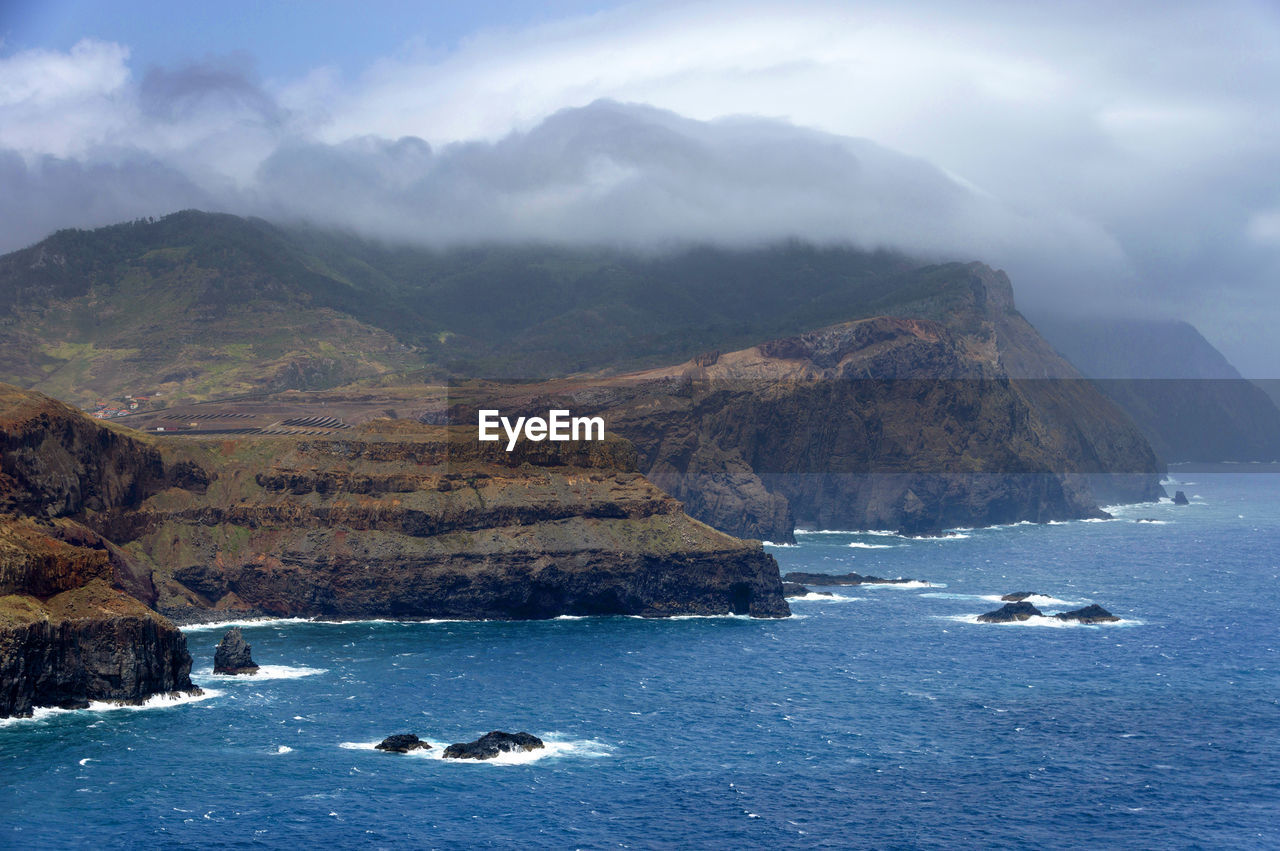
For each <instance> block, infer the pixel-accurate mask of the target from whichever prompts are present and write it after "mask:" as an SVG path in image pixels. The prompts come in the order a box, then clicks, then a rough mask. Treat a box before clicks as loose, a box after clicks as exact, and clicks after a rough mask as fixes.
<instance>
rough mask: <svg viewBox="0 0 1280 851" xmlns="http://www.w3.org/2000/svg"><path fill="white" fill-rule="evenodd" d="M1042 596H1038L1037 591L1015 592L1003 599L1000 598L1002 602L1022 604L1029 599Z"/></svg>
mask: <svg viewBox="0 0 1280 851" xmlns="http://www.w3.org/2000/svg"><path fill="white" fill-rule="evenodd" d="M1040 596H1042V595H1040V594H1037V593H1036V592H1035V591H1015V592H1014V593H1012V594H1005V595H1004V596H1003V597H1001V598H1000V602H1002V603H1021V602H1022V601H1023V600H1025V599H1027V598H1028V597H1040Z"/></svg>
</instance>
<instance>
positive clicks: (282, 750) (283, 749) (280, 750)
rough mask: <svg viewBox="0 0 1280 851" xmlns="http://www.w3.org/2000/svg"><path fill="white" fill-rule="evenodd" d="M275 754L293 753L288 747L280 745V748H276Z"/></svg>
mask: <svg viewBox="0 0 1280 851" xmlns="http://www.w3.org/2000/svg"><path fill="white" fill-rule="evenodd" d="M276 753H278V754H284V753H293V748H291V747H289V746H288V745H281V746H280V747H278V748H276Z"/></svg>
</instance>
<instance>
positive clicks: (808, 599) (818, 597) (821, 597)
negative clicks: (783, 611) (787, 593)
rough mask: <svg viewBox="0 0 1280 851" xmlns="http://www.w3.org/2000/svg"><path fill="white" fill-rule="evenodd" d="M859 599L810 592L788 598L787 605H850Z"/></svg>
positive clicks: (859, 598)
mask: <svg viewBox="0 0 1280 851" xmlns="http://www.w3.org/2000/svg"><path fill="white" fill-rule="evenodd" d="M861 599H862V598H861V597H846V596H844V595H843V594H819V593H817V592H815V591H810V592H809V593H808V594H805V595H804V596H803V597H788V598H787V602H788V603H852V602H853V601H854V600H861Z"/></svg>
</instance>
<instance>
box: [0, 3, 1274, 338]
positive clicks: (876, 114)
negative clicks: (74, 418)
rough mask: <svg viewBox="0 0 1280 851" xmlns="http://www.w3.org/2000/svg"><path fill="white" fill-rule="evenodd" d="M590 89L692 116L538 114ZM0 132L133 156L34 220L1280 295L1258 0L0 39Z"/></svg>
mask: <svg viewBox="0 0 1280 851" xmlns="http://www.w3.org/2000/svg"><path fill="white" fill-rule="evenodd" d="M411 35H412V34H410V33H406V36H407V37H408V36H411ZM599 98H611V99H613V100H616V101H620V102H624V103H636V104H650V105H653V106H656V107H659V108H661V109H665V110H672V111H674V112H675V113H678V114H679V115H681V116H685V117H687V118H691V119H697V121H696V122H683V123H682V122H679V121H676V120H674V119H671V118H670V117H666V118H655V117H654V114H652V113H650V114H648V117H647V118H645V119H644V121H642V122H641V125H642V127H641V128H640V129H636V128H635V127H633V128H632V129H631V130H630V131H627V132H631V133H649V134H658V135H656V136H655V135H650V136H644V138H645V139H647V140H649V141H648V142H646V144H657V143H656V142H654V141H653V140H654V139H657V138H659V137H660V138H661V139H662V140H664V141H663V144H665V145H666V147H662V146H658V147H656V148H653V149H648V148H646V147H645V146H643V145H641V146H640V147H639V148H636V147H635V143H634V139H630V140H629V139H628V137H627V135H626V133H622V134H621V135H620V136H617V137H608V136H600V135H599V134H598V133H596V131H593V130H592V128H591V127H590V126H588V123H587V122H586V121H585V119H586V118H594V119H596V120H603V119H602V116H604V115H605V114H606V113H607V110H595V111H592V110H587V111H586V112H584V113H581V114H580V115H578V118H577V119H574V120H568V119H566V120H559V121H557V120H552V121H550V122H548V121H547V119H548V118H549V117H550V116H553V115H555V114H556V113H557V112H558V111H559V110H562V109H564V108H566V107H583V106H586V105H587V104H590V103H592V102H594V101H596V100H597V99H599ZM641 114H642V113H641V112H634V113H633V114H632V117H633V118H634V117H635V116H638V115H641ZM569 115H571V116H572V115H573V114H572V113H570V114H569ZM728 116H754V117H761V116H764V117H769V118H772V119H778V121H776V122H774V123H768V122H761V121H759V120H744V121H741V122H739V123H737V124H734V123H733V122H723V121H720V120H719V119H724V118H725V117H728ZM544 122H546V123H544ZM699 122H701V123H699ZM708 122H710V123H708ZM788 124H789V125H791V126H787V125H788ZM645 128H647V129H645ZM663 128H665V131H666V132H667V133H668V135H667V136H661V134H660V133H659V131H662V130H663ZM799 128H810V129H812V130H817V131H823V132H824V133H826V134H831V135H822V134H819V133H811V132H808V131H806V130H801V129H799ZM513 131H519V132H520V133H521V134H523V135H517V136H513V137H508V134H510V133H512V132H513ZM555 132H560V133H562V134H563V135H562V136H560V137H557V136H555ZM593 133H596V135H594V136H593ZM402 137H419V138H421V139H423V140H426V142H428V143H430V147H429V148H428V147H423V146H421V145H418V144H417V143H413V142H401V143H397V142H395V141H393V140H399V139H401V138H402ZM836 137H845V138H843V139H841V138H836ZM856 139H866V140H872V141H873V142H875V143H877V144H876V145H867V144H865V143H861V142H857V141H852V140H856ZM477 140H478V141H480V142H484V143H487V144H488V146H486V145H482V144H476V142H477ZM735 140H736V141H735ZM453 143H467V144H465V145H462V146H461V147H457V148H454V147H451V145H452V144H453ZM557 145H559V146H561V147H560V148H557ZM880 146H883V147H880ZM0 148H7V149H10V150H12V151H17V152H19V153H20V154H21V155H22V157H23V160H24V162H26V163H27V166H28V173H27V174H26V176H25V177H24V178H23V180H22V181H20V183H21V185H23V186H27V187H29V188H30V191H32V192H35V191H39V185H40V183H39V181H40V178H39V175H41V174H46V173H52V174H58V175H62V176H63V177H65V176H66V175H68V174H71V173H73V171H74V170H70V169H66V168H56V167H53V166H51V165H49V164H48V163H45V164H44V165H40V164H39V160H40V159H41V157H44V156H53V157H56V158H60V159H63V160H71V161H74V162H75V163H77V164H78V165H79V166H81V167H82V168H83V169H84V171H83V174H85V175H90V174H94V175H103V174H107V173H111V174H113V175H115V177H114V178H113V179H112V180H109V181H106V184H105V185H109V186H110V187H111V189H110V191H109V192H108V191H107V190H105V189H104V190H103V197H104V198H105V199H108V200H102V201H100V202H98V203H85V202H84V201H83V200H81V201H77V202H76V203H75V204H74V205H73V206H72V207H70V208H67V209H59V208H57V206H56V205H49V204H43V203H42V205H35V207H38V208H39V209H40V210H41V211H42V213H41V215H42V216H45V218H33V217H32V216H30V215H25V216H21V217H20V219H19V220H18V221H12V222H11V221H6V222H4V224H5V225H6V232H7V234H8V238H9V239H11V240H13V239H18V238H21V239H29V238H34V237H35V236H38V235H39V233H40V232H41V231H40V230H39V229H45V230H47V229H51V228H52V227H55V226H60V225H66V224H79V225H85V224H100V223H103V222H102V221H100V219H101V218H102V217H106V216H109V215H112V211H113V210H116V209H117V208H119V209H121V210H123V209H125V208H127V209H128V210H130V211H135V210H138V209H140V208H145V207H146V206H147V204H148V200H147V199H148V198H149V197H153V198H154V206H155V207H156V209H154V210H153V211H152V212H155V213H162V212H166V210H165V209H163V208H161V205H162V204H165V203H172V202H173V200H174V199H176V198H186V197H199V198H204V199H207V200H208V201H209V202H210V203H214V204H218V205H220V206H222V207H223V208H224V209H230V210H233V211H235V210H239V211H251V210H256V211H267V212H274V213H275V214H278V215H293V214H304V213H305V214H306V215H308V216H311V217H312V218H315V219H318V220H322V221H326V222H329V223H333V224H347V225H349V226H352V227H356V228H361V229H364V230H366V231H370V232H385V233H390V234H394V235H397V236H401V237H406V238H409V237H412V238H417V239H427V240H440V239H450V238H452V239H459V238H470V237H473V236H475V235H484V234H491V235H493V236H496V237H506V238H521V237H530V236H533V237H546V238H574V239H595V238H599V239H608V238H611V237H612V238H613V241H633V242H634V241H645V240H650V241H662V240H664V239H668V238H671V237H672V235H673V234H682V235H684V236H688V237H690V238H712V239H717V240H721V241H729V242H732V241H735V240H736V241H742V240H748V239H760V238H767V237H768V236H770V235H777V236H788V235H795V234H799V235H805V236H809V237H813V238H821V239H833V240H834V239H842V238H846V237H848V236H849V235H850V234H852V235H853V237H852V238H854V239H857V240H860V241H862V242H864V243H876V244H880V243H890V244H896V245H901V246H905V247H909V248H913V249H917V250H926V251H939V252H956V253H964V254H966V255H967V256H980V257H982V258H983V259H987V260H990V261H992V262H995V263H999V264H1003V265H1007V266H1008V267H1010V270H1011V271H1012V272H1014V274H1015V277H1016V282H1017V285H1018V287H1019V291H1020V293H1021V294H1022V297H1023V299H1024V301H1026V300H1032V301H1034V300H1036V299H1039V300H1041V301H1042V302H1044V303H1045V304H1050V303H1052V304H1057V305H1068V306H1070V305H1080V304H1090V303H1103V302H1105V303H1108V304H1113V305H1114V304H1121V305H1124V306H1129V307H1132V306H1143V305H1150V304H1155V303H1160V304H1163V305H1164V306H1165V309H1166V310H1168V311H1174V312H1176V311H1178V310H1179V309H1182V310H1184V314H1185V311H1189V310H1192V309H1195V310H1197V311H1200V312H1202V313H1203V311H1204V310H1205V309H1206V308H1204V306H1203V305H1204V303H1205V299H1204V291H1205V289H1206V287H1213V286H1221V287H1230V288H1231V289H1232V291H1233V292H1234V293H1237V294H1241V295H1244V294H1249V295H1251V296H1253V297H1255V299H1256V303H1257V305H1258V306H1257V307H1256V308H1255V310H1256V311H1257V312H1259V313H1260V314H1262V315H1265V316H1268V317H1270V318H1271V319H1272V320H1275V321H1280V305H1278V304H1276V298H1275V297H1273V296H1270V295H1266V296H1265V297H1264V296H1263V295H1261V294H1264V293H1269V291H1270V288H1271V281H1272V278H1271V275H1272V272H1273V271H1274V270H1275V269H1276V268H1277V266H1278V265H1280V263H1278V262H1277V257H1278V255H1277V252H1280V241H1278V240H1277V239H1276V237H1275V233H1276V225H1275V223H1274V221H1273V219H1274V210H1276V209H1280V12H1277V10H1276V8H1275V7H1274V6H1273V5H1271V4H1268V3H1265V2H1251V1H1250V0H1229V2H1224V3H1218V4H1212V5H1207V4H1198V3H1190V2H1186V3H1180V2H1174V3H1169V2H1160V3H1156V2H1136V3H1127V4H1114V3H1101V2H1085V3H1077V4H1059V5H1057V6H1045V5H1043V4H1025V3H1013V2H998V0H990V2H968V3H959V2H941V0H938V2H923V3H913V4H910V6H906V5H905V4H900V3H888V2H884V0H871V1H870V2H865V3H860V4H857V5H852V4H847V3H825V2H796V3H787V4H780V3H744V2H728V0H711V2H702V3H658V4H654V3H639V4H636V5H632V6H628V7H624V8H622V9H619V10H615V11H612V12H607V13H601V14H597V15H592V16H589V17H584V18H579V19H574V20H568V21H563V22H559V23H555V24H551V25H545V26H539V27H536V28H532V29H528V30H519V31H492V32H486V33H480V34H478V35H476V36H475V37H474V38H472V39H470V40H469V41H467V42H465V43H464V44H462V45H461V46H460V47H458V48H457V49H456V50H454V51H452V52H450V53H447V54H444V55H439V54H434V55H426V56H422V55H414V54H413V52H412V50H411V49H409V48H406V50H405V51H403V52H402V53H401V54H399V55H397V56H394V57H388V58H386V59H383V60H382V61H380V62H377V63H375V64H374V65H372V66H371V67H370V68H369V69H368V70H367V71H366V72H365V73H364V74H362V75H360V76H358V77H357V78H354V79H344V78H342V77H341V75H339V74H338V72H336V71H334V70H332V69H329V68H325V67H319V68H317V69H315V70H314V71H312V72H311V73H309V74H308V75H306V76H304V77H302V78H300V79H297V80H291V81H282V82H279V83H275V84H273V85H272V86H271V87H269V88H264V87H263V86H261V85H258V84H256V83H254V82H253V80H252V78H251V76H250V75H248V74H246V73H245V72H244V71H243V68H241V67H238V66H236V65H234V64H230V65H223V66H212V67H211V66H208V65H204V66H197V67H194V68H190V69H174V70H169V71H161V72H153V73H151V74H149V75H142V76H141V77H139V76H137V75H136V74H134V73H132V72H131V69H130V66H129V53H128V49H127V48H126V47H124V46H120V45H112V44H105V43H102V42H94V41H84V42H81V43H80V44H78V45H77V46H76V47H75V48H73V49H72V50H71V51H68V52H63V53H58V52H54V51H27V52H23V53H17V54H14V55H11V56H9V57H8V58H3V59H0ZM895 152H896V153H895ZM902 155H905V156H902ZM574 157H580V160H575V159H574ZM142 164H149V165H142ZM10 165H11V164H10ZM103 169H107V171H104V170H103ZM110 169H115V171H110ZM152 171H156V174H157V175H159V174H161V173H163V176H157V177H156V178H155V185H156V186H157V187H160V188H157V189H155V191H154V192H151V194H150V195H149V192H150V190H149V189H148V186H149V185H150V183H149V182H148V178H147V177H146V175H147V174H150V173H152ZM126 174H127V175H129V177H128V181H125V179H124V177H122V175H126ZM60 179H61V178H60ZM122 181H124V182H122ZM129 181H132V183H130V182H129ZM322 189H323V191H324V192H328V193H331V194H330V195H329V196H328V197H325V196H324V195H322V194H320V190H322ZM86 193H88V195H91V194H92V190H91V187H84V188H82V189H79V190H77V192H75V193H72V194H70V195H67V196H66V197H76V198H81V197H82V196H85V197H87V195H86ZM64 194H65V193H64ZM59 197H62V196H59ZM121 198H127V200H128V203H127V204H123V202H120V203H116V202H117V201H119V199H121ZM113 199H114V200H113ZM121 204H123V206H121ZM10 205H11V206H13V207H14V208H15V209H21V206H22V205H21V204H20V203H18V202H17V201H12V200H11V201H10ZM90 211H92V216H91V215H90ZM7 247H13V246H12V245H9V246H7ZM1229 303H1232V300H1231V299H1228V298H1223V299H1216V300H1215V299H1210V300H1209V306H1208V308H1207V310H1209V311H1210V312H1212V310H1213V309H1214V308H1213V305H1214V304H1221V305H1227V304H1229ZM1222 309H1224V310H1225V309H1226V308H1225V307H1223V308H1222ZM1190 318H1196V317H1190ZM1211 318H1212V317H1207V316H1206V317H1205V319H1206V321H1209V320H1210V319H1211ZM1219 325H1220V326H1221V327H1229V323H1227V322H1225V321H1220V322H1219ZM1230 347H1231V346H1230V342H1229V341H1228V344H1227V348H1230Z"/></svg>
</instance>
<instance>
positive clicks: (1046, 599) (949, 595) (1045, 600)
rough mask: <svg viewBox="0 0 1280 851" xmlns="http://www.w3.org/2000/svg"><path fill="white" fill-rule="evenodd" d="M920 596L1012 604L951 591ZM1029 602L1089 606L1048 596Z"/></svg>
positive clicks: (988, 596)
mask: <svg viewBox="0 0 1280 851" xmlns="http://www.w3.org/2000/svg"><path fill="white" fill-rule="evenodd" d="M920 596H921V597H929V598H930V599H934V600H964V601H971V600H982V601H984V602H988V603H1000V604H1004V603H1008V602H1010V601H1009V600H1002V599H1000V596H1001V595H999V594H961V593H959V592H955V591H949V592H945V593H939V592H934V593H930V594H921V595H920ZM1027 602H1028V603H1031V604H1032V605H1033V606H1037V607H1039V606H1075V607H1079V606H1084V605H1088V603H1087V601H1085V602H1079V601H1076V602H1073V601H1071V600H1059V599H1058V598H1057V597H1050V596H1048V595H1046V594H1032V595H1031V596H1030V597H1028V598H1027Z"/></svg>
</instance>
